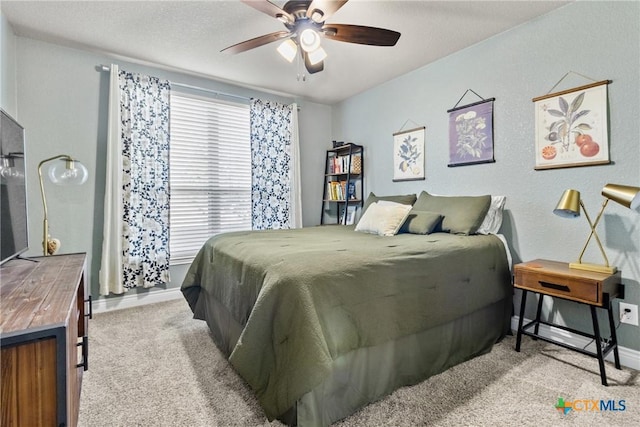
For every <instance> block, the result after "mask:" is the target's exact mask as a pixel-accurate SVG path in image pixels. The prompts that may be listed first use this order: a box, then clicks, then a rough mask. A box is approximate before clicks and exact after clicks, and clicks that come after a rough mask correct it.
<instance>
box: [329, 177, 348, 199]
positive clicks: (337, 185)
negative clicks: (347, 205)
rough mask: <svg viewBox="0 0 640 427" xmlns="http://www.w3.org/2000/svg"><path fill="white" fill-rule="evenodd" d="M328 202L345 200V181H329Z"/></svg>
mask: <svg viewBox="0 0 640 427" xmlns="http://www.w3.org/2000/svg"><path fill="white" fill-rule="evenodd" d="M327 195H328V198H329V200H346V198H347V197H346V195H347V181H330V182H328V183H327Z"/></svg>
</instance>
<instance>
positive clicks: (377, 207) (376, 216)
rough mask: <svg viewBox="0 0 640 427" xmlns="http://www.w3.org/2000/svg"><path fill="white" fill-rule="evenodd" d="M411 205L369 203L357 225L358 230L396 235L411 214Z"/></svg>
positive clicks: (386, 202)
mask: <svg viewBox="0 0 640 427" xmlns="http://www.w3.org/2000/svg"><path fill="white" fill-rule="evenodd" d="M410 210H411V205H403V204H401V203H394V202H388V201H379V202H375V203H372V204H371V205H369V207H368V208H367V210H366V211H364V215H362V218H360V221H358V225H356V231H361V232H363V233H371V234H377V235H379V236H394V235H395V234H397V233H398V230H400V227H401V226H402V224H403V223H404V221H405V219H407V216H408V215H409V211H410Z"/></svg>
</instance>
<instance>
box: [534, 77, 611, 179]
mask: <svg viewBox="0 0 640 427" xmlns="http://www.w3.org/2000/svg"><path fill="white" fill-rule="evenodd" d="M608 83H610V81H609V80H603V81H600V82H595V83H592V84H588V85H585V86H580V87H576V88H573V89H568V90H565V91H562V92H556V93H552V94H548V95H544V96H540V97H537V98H533V102H534V104H535V138H536V141H535V143H536V144H535V150H536V165H535V169H536V170H540V169H553V168H566V167H575V166H591V165H601V164H607V163H609V131H608V126H607V116H608V112H607V84H608Z"/></svg>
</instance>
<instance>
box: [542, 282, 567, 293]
mask: <svg viewBox="0 0 640 427" xmlns="http://www.w3.org/2000/svg"><path fill="white" fill-rule="evenodd" d="M538 283H540V286H542V287H543V288H550V289H555V290H557V291H564V292H571V289H569V287H568V286H567V285H556V284H555V283H549V282H542V281H539V282H538Z"/></svg>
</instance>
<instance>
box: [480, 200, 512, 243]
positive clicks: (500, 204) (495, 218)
mask: <svg viewBox="0 0 640 427" xmlns="http://www.w3.org/2000/svg"><path fill="white" fill-rule="evenodd" d="M506 201H507V197H506V196H491V205H490V206H489V210H488V211H487V214H486V215H485V217H484V220H483V221H482V224H480V227H478V231H477V232H476V233H478V234H498V232H499V231H500V227H501V226H502V211H503V210H504V204H505V202H506Z"/></svg>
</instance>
